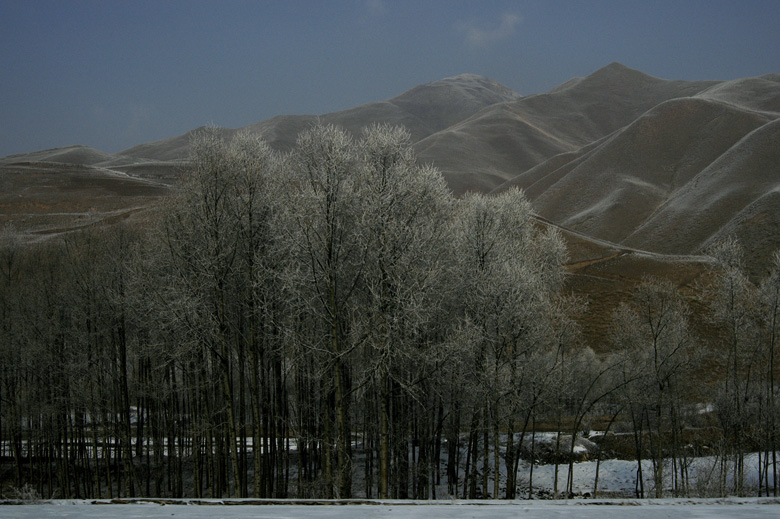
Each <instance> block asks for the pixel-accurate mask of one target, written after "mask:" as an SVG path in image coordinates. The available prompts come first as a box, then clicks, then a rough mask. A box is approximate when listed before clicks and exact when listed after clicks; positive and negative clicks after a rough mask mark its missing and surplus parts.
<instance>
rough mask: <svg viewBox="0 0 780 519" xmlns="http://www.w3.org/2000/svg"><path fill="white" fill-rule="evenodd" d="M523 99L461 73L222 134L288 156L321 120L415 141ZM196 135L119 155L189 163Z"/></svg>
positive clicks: (488, 82)
mask: <svg viewBox="0 0 780 519" xmlns="http://www.w3.org/2000/svg"><path fill="white" fill-rule="evenodd" d="M518 97H519V94H517V93H515V92H514V91H512V90H511V89H510V88H508V87H506V86H504V85H502V84H500V83H498V82H496V81H493V80H492V79H488V78H486V77H482V76H478V75H476V74H461V75H458V76H454V77H450V78H445V79H441V80H439V81H434V82H432V83H427V84H424V85H419V86H416V87H414V88H412V89H410V90H407V91H406V92H404V93H402V94H401V95H399V96H396V97H393V98H391V99H388V100H386V101H380V102H375V103H368V104H364V105H361V106H358V107H355V108H351V109H349V110H343V111H340V112H332V113H328V114H323V115H281V116H277V117H273V118H271V119H268V120H267V121H262V122H260V123H257V124H254V125H251V126H247V127H244V128H238V129H225V130H223V131H224V133H225V135H226V136H229V135H232V134H233V133H235V132H237V131H241V130H245V131H251V132H254V133H258V134H260V135H262V136H263V137H264V138H265V139H266V141H267V142H268V144H269V145H270V146H271V147H273V148H275V149H278V150H281V151H286V150H289V149H290V148H292V147H293V146H294V145H295V141H296V139H297V136H298V134H299V133H300V132H301V131H303V130H305V129H306V128H309V127H311V126H312V125H314V124H316V123H317V122H318V121H319V122H322V123H324V124H335V125H338V126H342V127H344V128H346V129H347V130H349V131H350V132H352V133H353V134H355V135H358V134H359V133H360V130H361V129H362V128H363V127H364V126H367V125H369V124H371V123H372V122H385V123H390V124H394V125H402V126H405V127H406V128H407V129H408V130H409V132H410V133H411V135H412V140H413V141H419V140H421V139H423V138H425V137H427V136H428V135H431V134H433V133H435V132H438V131H441V130H443V129H445V128H447V127H449V126H451V125H453V124H455V123H457V122H459V121H461V120H463V119H465V118H467V117H469V116H470V115H473V114H474V113H476V112H478V111H479V110H481V109H482V108H485V107H486V106H490V105H493V104H496V103H503V102H507V101H511V100H513V99H516V98H518ZM191 133H192V132H188V133H185V134H183V135H180V136H177V137H173V138H170V139H166V140H162V141H157V142H152V143H147V144H141V145H139V146H134V147H132V148H130V149H127V150H124V151H122V152H120V155H125V156H129V157H137V158H146V159H156V160H181V159H185V158H187V156H188V154H189V142H190V137H191Z"/></svg>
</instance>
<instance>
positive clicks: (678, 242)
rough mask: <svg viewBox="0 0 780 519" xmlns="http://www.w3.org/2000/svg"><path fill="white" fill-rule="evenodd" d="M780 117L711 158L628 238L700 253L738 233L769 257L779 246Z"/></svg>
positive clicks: (663, 248)
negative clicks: (715, 157)
mask: <svg viewBox="0 0 780 519" xmlns="http://www.w3.org/2000/svg"><path fill="white" fill-rule="evenodd" d="M778 222H780V119H776V120H774V121H771V122H768V123H766V124H764V125H762V126H761V127H759V128H757V129H756V130H754V131H752V132H749V133H748V134H747V135H746V136H745V137H744V138H742V139H741V140H739V142H737V143H735V144H734V145H733V146H732V147H730V149H728V150H727V151H726V152H725V153H723V154H722V155H721V156H719V157H718V158H717V159H716V160H714V161H712V162H711V163H710V164H709V165H708V166H707V167H706V168H702V170H701V171H700V172H699V173H698V174H697V175H696V176H695V177H694V178H693V179H692V180H691V181H690V182H688V183H687V184H686V185H685V186H683V187H682V188H681V189H680V190H679V191H678V192H676V193H675V194H674V196H671V197H670V198H669V200H668V201H667V202H666V203H665V204H664V205H663V207H661V208H659V210H658V211H657V212H656V213H655V214H653V215H652V216H651V217H650V218H648V219H647V220H646V221H645V222H644V223H643V225H642V226H641V227H639V228H637V229H636V231H635V232H633V233H632V234H631V235H630V236H628V237H627V239H625V240H624V241H623V242H624V243H625V244H627V245H630V246H635V247H641V248H645V249H648V250H655V251H658V252H662V253H685V252H688V253H696V252H700V251H702V250H703V249H705V248H706V247H707V245H708V244H710V243H711V242H712V241H713V240H715V239H717V238H718V237H723V236H724V235H728V234H736V235H737V236H738V237H741V238H742V239H741V241H742V242H743V243H744V244H746V245H748V246H749V247H751V248H756V247H757V246H758V245H759V244H760V243H763V245H761V246H760V247H758V248H757V249H756V250H755V251H754V253H756V254H758V255H760V256H761V257H762V258H756V259H762V260H763V261H766V260H768V257H767V256H768V255H769V254H771V252H772V250H773V249H775V248H777V247H780V234H779V233H778V229H779V228H780V227H778V226H777V224H778Z"/></svg>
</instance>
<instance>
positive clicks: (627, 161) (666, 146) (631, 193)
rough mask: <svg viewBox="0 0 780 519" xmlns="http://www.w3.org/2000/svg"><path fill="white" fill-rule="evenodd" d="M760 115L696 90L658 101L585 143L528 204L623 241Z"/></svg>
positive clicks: (756, 122) (756, 123)
mask: <svg viewBox="0 0 780 519" xmlns="http://www.w3.org/2000/svg"><path fill="white" fill-rule="evenodd" d="M766 122H768V119H767V118H766V117H765V116H762V115H759V114H756V113H754V112H747V111H745V110H741V109H738V108H736V107H734V106H732V105H725V104H722V103H716V102H713V101H707V100H704V99H699V98H682V99H675V100H672V101H668V102H666V103H662V104H660V105H659V106H657V107H655V108H653V109H652V110H650V111H648V112H647V113H645V114H644V115H643V116H641V117H639V118H638V119H637V120H636V121H634V122H633V123H632V124H630V125H629V126H627V127H626V128H625V129H623V130H621V131H619V132H617V133H616V134H615V135H613V136H612V137H611V138H609V139H607V140H606V141H605V142H603V143H602V144H601V145H600V146H598V147H596V148H595V149H593V150H591V151H590V152H589V153H588V154H587V156H585V157H583V159H582V160H581V161H579V163H578V164H577V165H576V166H575V167H574V168H573V169H571V171H568V172H567V173H566V174H565V175H564V176H562V178H560V179H558V180H557V181H556V182H555V183H554V184H552V185H551V186H549V187H548V188H547V189H546V190H544V191H543V192H542V193H540V194H539V195H538V197H536V198H535V200H534V207H535V209H536V210H537V211H538V212H539V214H540V215H542V216H544V217H545V218H548V219H550V220H552V221H553V222H556V223H558V224H561V225H563V226H566V227H571V228H573V229H576V230H578V231H580V232H584V233H586V234H590V235H592V236H594V237H598V238H602V239H606V240H610V241H614V242H618V243H621V242H623V240H625V239H626V238H627V237H628V236H629V235H631V234H632V233H633V232H634V231H635V230H636V229H638V228H639V227H640V226H642V225H643V224H644V222H645V221H646V220H647V219H648V218H649V217H650V216H651V215H652V214H653V213H654V212H656V211H657V210H658V209H659V208H660V207H661V206H662V205H663V204H665V203H666V202H667V200H668V199H669V198H670V197H671V196H672V195H673V194H674V193H675V192H676V191H677V190H678V189H680V188H682V187H683V186H685V185H686V184H687V183H688V182H689V181H690V180H691V179H693V178H694V177H695V176H696V175H697V174H699V172H701V171H702V170H703V169H705V168H706V167H707V166H709V165H710V164H711V163H712V162H713V161H715V160H716V159H717V158H718V157H720V156H721V155H722V154H723V153H725V152H726V151H728V150H729V148H731V147H732V146H733V145H734V144H736V143H737V142H738V141H739V140H740V139H741V138H742V137H743V136H745V135H746V134H748V133H750V132H751V131H753V130H755V129H756V128H758V127H760V126H762V125H763V124H765V123H766ZM650 250H655V249H652V248H651V249H650ZM666 252H671V253H683V252H689V250H687V249H686V250H676V249H673V250H669V251H666Z"/></svg>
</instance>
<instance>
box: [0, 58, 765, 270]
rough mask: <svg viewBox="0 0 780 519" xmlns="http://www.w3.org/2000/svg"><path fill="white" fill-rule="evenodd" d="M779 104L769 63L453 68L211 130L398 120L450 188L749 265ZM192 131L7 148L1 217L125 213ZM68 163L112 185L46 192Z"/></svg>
mask: <svg viewBox="0 0 780 519" xmlns="http://www.w3.org/2000/svg"><path fill="white" fill-rule="evenodd" d="M778 118H780V74H767V75H764V76H761V77H754V78H744V79H737V80H733V81H682V80H666V79H659V78H656V77H652V76H649V75H647V74H644V73H642V72H640V71H638V70H634V69H631V68H629V67H626V66H624V65H621V64H619V63H612V64H610V65H608V66H606V67H604V68H601V69H599V70H597V71H596V72H594V73H592V74H591V75H589V76H587V77H582V78H574V79H571V80H569V81H567V82H565V83H563V84H561V85H559V86H557V87H555V88H553V89H552V90H550V91H549V92H547V93H544V94H538V95H529V96H522V95H520V94H518V93H516V92H514V91H512V90H511V89H509V88H507V87H506V86H504V85H501V84H500V83H497V82H496V81H493V80H490V79H488V78H485V77H482V76H477V75H474V74H462V75H458V76H454V77H450V78H446V79H442V80H439V81H434V82H432V83H427V84H424V85H419V86H417V87H414V88H412V89H410V90H408V91H406V92H404V93H402V94H401V95H398V96H396V97H393V98H391V99H387V100H385V101H379V102H374V103H368V104H365V105H361V106H357V107H355V108H351V109H348V110H344V111H340V112H333V113H327V114H321V115H280V116H277V117H273V118H271V119H268V120H266V121H262V122H259V123H257V124H254V125H251V126H248V127H245V128H239V129H221V130H220V132H221V133H222V134H223V135H224V136H226V137H231V136H232V135H234V134H236V133H237V132H239V131H241V130H244V131H250V132H253V133H256V134H258V135H260V136H262V137H263V139H264V140H265V141H266V142H267V143H268V144H269V146H270V147H271V148H273V149H276V150H279V151H288V150H290V149H292V148H293V147H294V145H295V141H296V138H297V136H298V135H299V133H300V132H302V131H303V130H306V129H308V128H311V127H312V126H313V125H315V124H317V123H318V122H319V123H322V124H334V125H337V126H340V127H343V128H345V129H346V130H347V131H348V132H349V133H352V134H353V135H358V134H359V132H360V129H361V128H363V127H365V126H367V125H369V124H371V123H375V122H379V123H389V124H393V125H402V126H404V127H405V128H407V129H408V131H409V132H410V134H411V138H412V141H413V143H414V149H415V151H416V153H417V155H418V158H419V160H420V161H421V162H426V163H431V164H433V165H435V166H436V167H437V168H438V169H439V170H440V171H441V172H442V174H443V175H444V178H445V180H446V181H447V184H448V186H449V188H450V189H451V190H452V191H453V192H454V193H455V194H456V195H462V194H463V193H466V192H469V191H477V192H486V193H491V192H492V193H498V192H501V191H504V190H506V189H507V188H509V187H511V186H519V187H521V188H522V189H523V190H524V191H525V193H526V195H527V196H528V198H529V200H530V201H531V202H532V204H533V207H534V210H535V212H536V213H537V214H538V215H539V216H540V217H541V218H542V219H543V220H544V221H546V222H549V223H551V224H554V225H556V226H559V227H561V228H562V229H564V231H572V232H574V233H578V234H582V235H586V236H588V237H590V238H593V239H595V240H598V241H599V242H600V241H602V240H603V241H607V242H609V243H611V244H613V245H614V246H615V247H617V248H618V249H626V250H628V249H630V250H635V249H636V250H642V251H647V252H651V253H657V254H663V255H686V256H688V255H696V254H701V252H702V251H703V250H705V249H706V247H707V246H709V245H711V244H712V243H713V242H715V241H717V240H719V239H721V238H723V237H725V236H727V235H735V236H737V237H738V238H739V239H740V241H742V242H743V243H744V244H745V245H746V248H747V254H748V258H747V259H748V266H749V269H750V271H751V273H753V274H754V275H760V274H761V273H763V272H765V271H766V269H767V265H768V263H769V257H770V255H771V251H772V250H774V249H775V248H777V247H778V246H780V232H778V231H777V229H778V228H780V227H779V226H778V223H780V204H778V203H777V202H776V198H777V197H778V193H780V175H778V173H779V172H780V161H779V160H778V155H779V154H780V146H778V142H780V141H779V140H778V135H779V132H780V123H778V122H777V119H778ZM196 131H197V130H193V131H191V132H187V133H185V134H183V135H179V136H175V137H172V138H169V139H165V140H162V141H156V142H150V143H145V144H140V145H137V146H134V147H132V148H129V149H127V150H124V151H122V152H119V153H117V154H114V155H111V154H107V153H103V152H101V151H97V150H94V149H91V148H88V147H85V146H71V147H66V148H58V149H54V150H45V151H40V152H35V153H29V154H25V155H15V156H9V157H4V158H2V159H0V173H2V182H3V186H4V190H3V191H4V194H3V195H0V198H1V199H2V200H0V202H2V214H0V218H2V220H3V221H4V222H8V221H10V222H12V223H14V225H15V226H16V227H17V228H19V229H21V230H27V231H29V232H30V233H34V235H35V236H47V235H49V234H56V233H58V232H62V231H63V230H70V229H75V228H78V227H79V226H80V225H81V223H82V222H81V220H83V209H84V207H85V206H87V207H88V208H89V209H91V215H92V218H93V219H94V218H97V219H100V217H101V215H103V213H106V214H109V215H111V216H112V217H121V216H122V215H126V214H135V212H137V211H138V210H139V209H142V208H144V207H146V206H148V205H150V204H152V203H153V202H154V201H155V200H157V199H158V198H159V197H160V196H163V195H165V194H167V193H168V192H169V190H170V186H171V185H173V184H175V183H176V182H177V181H178V176H179V173H180V170H181V165H182V164H183V163H184V162H186V160H187V158H188V156H189V153H190V142H191V140H192V135H193V133H194V132H196ZM31 172H32V173H31ZM33 173H34V178H36V179H37V180H36V183H35V185H34V186H28V185H26V184H25V179H26V178H33ZM68 175H71V176H73V175H76V176H79V178H82V177H83V178H86V179H89V178H92V179H96V178H101V179H107V180H105V181H104V182H102V185H103V186H104V187H105V185H106V182H108V183H111V184H112V185H113V186H114V187H113V189H112V190H110V192H109V193H105V192H101V193H99V194H96V193H93V192H90V188H89V183H88V182H86V183H85V182H82V181H79V185H80V186H82V192H81V195H80V197H81V201H82V202H83V201H84V200H87V199H93V198H94V199H95V200H97V201H94V200H93V201H92V202H89V203H86V204H85V203H75V202H73V214H70V215H69V213H68V210H67V208H66V207H65V206H67V204H66V203H63V202H62V200H55V199H56V198H57V197H58V196H59V197H60V198H66V199H68V200H72V199H73V198H74V197H73V189H69V188H68V186H70V185H71V184H72V182H71V183H68V182H65V178H64V177H66V176H68ZM47 182H48V184H47ZM49 184H50V186H49ZM95 185H101V183H95ZM31 187H32V189H30V188H31ZM124 187H127V189H124ZM41 197H42V198H41ZM41 200H43V202H41ZM112 205H113V206H115V207H112ZM55 212H56V213H57V216H56V217H54V216H52V214H51V213H55ZM584 259H588V258H583V257H577V256H576V254H575V257H574V258H573V262H577V261H581V260H584Z"/></svg>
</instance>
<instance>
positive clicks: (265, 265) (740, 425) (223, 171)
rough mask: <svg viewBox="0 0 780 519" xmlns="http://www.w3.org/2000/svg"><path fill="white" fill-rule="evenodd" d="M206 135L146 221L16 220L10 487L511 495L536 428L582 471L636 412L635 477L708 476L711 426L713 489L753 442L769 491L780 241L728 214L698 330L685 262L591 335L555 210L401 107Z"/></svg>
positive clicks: (0, 427)
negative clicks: (418, 140)
mask: <svg viewBox="0 0 780 519" xmlns="http://www.w3.org/2000/svg"><path fill="white" fill-rule="evenodd" d="M192 150H193V151H192V158H191V161H190V162H189V166H188V167H187V169H186V171H185V172H184V174H183V175H182V180H181V185H180V186H179V188H178V189H177V191H176V194H175V195H173V196H172V197H170V198H169V199H167V200H165V202H164V203H163V204H161V207H160V208H159V209H158V210H156V212H155V213H154V218H153V219H151V220H150V221H148V222H147V224H148V225H145V226H143V227H142V226H139V225H130V224H118V225H115V226H111V227H109V228H98V227H96V228H89V229H87V230H85V231H83V232H77V233H70V234H67V235H64V236H63V237H62V238H60V239H56V240H55V239H52V240H48V241H46V242H43V243H40V244H22V243H21V241H20V238H19V236H18V234H17V233H16V232H15V231H14V230H13V229H12V228H10V227H6V229H5V230H4V231H3V232H2V236H0V277H1V281H0V294H1V295H2V297H1V298H0V358H2V359H3V360H2V367H1V368H0V447H1V449H0V468H1V469H2V472H1V473H0V474H1V477H2V481H0V482H1V483H2V484H3V485H5V488H11V487H13V488H16V489H19V488H22V487H23V486H25V485H28V486H29V487H32V488H34V489H35V491H36V492H37V493H38V494H40V495H41V496H58V497H63V498H96V497H119V496H138V495H143V496H161V497H162V496H165V497H183V496H192V497H223V496H234V497H248V496H254V497H277V498H285V497H300V498H350V497H354V496H365V497H368V498H398V499H405V498H416V499H429V498H437V497H438V498H441V497H444V495H442V493H443V492H445V491H444V490H443V489H444V488H445V485H446V493H445V495H452V496H458V497H463V498H477V497H494V498H499V497H501V498H509V499H512V498H517V497H521V496H522V495H525V492H528V494H529V495H532V491H531V489H532V488H533V478H532V475H533V472H531V478H530V479H531V481H519V479H518V477H517V474H518V470H519V465H520V463H521V461H522V460H530V461H531V463H532V464H533V463H534V462H535V461H534V460H538V459H539V457H540V454H539V451H537V447H536V443H535V439H536V434H537V432H538V431H539V430H542V429H544V430H547V431H555V432H557V433H558V434H557V435H556V436H555V438H556V440H555V442H556V445H555V452H554V455H553V456H552V458H551V459H552V461H553V462H554V463H555V464H556V477H555V488H554V492H555V494H556V495H568V494H570V493H571V491H572V489H573V470H572V469H573V463H574V456H573V454H574V451H575V443H576V438H577V437H578V436H581V435H582V431H583V430H586V429H588V428H589V427H590V426H593V425H596V424H598V428H600V429H602V430H605V432H606V433H607V434H606V435H605V436H604V441H606V438H607V437H609V434H608V433H610V430H612V432H613V433H614V432H620V431H623V432H622V433H620V434H619V435H615V434H612V437H614V438H618V437H619V438H622V439H626V438H627V439H628V441H629V444H630V446H629V447H627V450H628V451H629V452H630V454H631V455H632V456H633V459H636V460H637V461H638V465H637V478H636V479H637V488H636V493H637V495H639V496H646V495H647V496H650V495H653V496H657V497H661V496H663V495H664V492H665V491H669V490H671V491H672V492H674V493H676V494H678V495H691V494H692V493H694V492H696V491H697V489H696V488H694V486H695V481H698V480H696V478H694V477H693V476H692V475H691V474H690V473H689V472H688V471H689V468H690V467H691V461H692V459H693V457H694V456H697V455H701V454H704V453H708V454H714V455H715V459H716V460H718V461H717V463H718V470H717V471H716V472H713V473H714V474H717V477H715V478H714V479H713V478H711V479H708V481H710V486H711V488H710V490H709V491H711V492H716V493H721V494H725V493H737V494H740V495H742V494H744V493H746V492H748V491H753V490H754V489H752V488H751V489H748V488H747V487H746V485H745V456H746V454H747V453H749V452H759V457H760V458H759V459H760V461H759V463H760V465H761V472H760V474H761V477H760V478H759V483H758V489H757V491H758V492H759V493H762V492H763V493H766V494H767V495H769V494H770V493H772V494H774V495H777V483H776V477H775V476H776V450H777V424H776V418H775V417H776V412H777V405H778V400H777V397H776V395H775V386H776V373H775V371H776V370H775V358H774V350H775V341H776V330H777V327H778V323H777V317H778V315H780V257H778V258H776V260H777V261H776V262H775V267H774V269H773V271H772V273H771V274H770V275H769V276H768V277H767V279H766V280H764V281H763V282H762V283H760V284H755V283H753V282H751V281H750V280H749V279H748V278H747V277H746V275H745V274H744V272H745V269H744V265H743V259H742V253H741V249H740V247H739V244H738V243H737V242H736V241H734V240H726V241H723V242H721V243H719V244H718V245H717V246H715V247H713V248H712V250H711V252H710V254H711V256H712V264H713V276H712V277H711V278H710V279H711V280H712V282H711V283H709V284H708V285H706V286H702V287H701V294H700V298H701V300H702V301H704V302H705V303H706V315H707V316H708V317H707V319H708V321H707V324H708V326H711V327H712V329H714V330H716V332H717V333H714V334H712V337H714V339H712V338H711V340H709V341H708V342H707V343H705V342H703V340H702V339H700V338H697V337H696V333H694V331H693V327H692V326H691V310H690V307H689V303H688V299H686V298H684V297H683V296H682V295H681V293H680V291H679V289H678V288H677V287H675V286H673V285H671V284H670V283H668V282H664V281H659V280H652V279H648V280H646V281H645V282H644V283H643V284H642V285H641V286H640V287H638V288H637V290H636V292H635V294H634V295H633V297H632V299H631V300H630V301H628V302H626V303H624V304H622V305H621V306H620V307H619V308H617V309H616V310H615V313H614V318H613V324H612V327H611V332H610V336H609V337H608V338H607V340H609V341H610V342H611V343H612V351H613V353H611V354H609V355H606V356H601V357H599V356H596V355H595V354H594V353H593V352H592V351H591V350H590V349H589V348H587V347H586V346H584V345H583V343H582V338H581V337H580V331H579V326H578V317H579V316H581V315H582V314H583V313H584V312H586V311H587V304H586V303H587V302H585V301H583V300H581V299H579V298H577V297H574V296H571V295H569V294H567V291H566V289H565V264H566V261H567V253H566V247H565V244H564V242H563V240H562V238H561V236H560V234H559V233H558V232H557V231H556V230H554V229H549V228H548V229H543V228H542V227H540V226H539V225H537V224H536V223H535V220H534V219H533V218H532V212H531V206H530V204H529V202H528V201H527V200H526V198H525V197H524V195H523V193H522V192H521V191H519V190H510V191H507V192H505V193H502V194H500V195H496V196H487V195H482V194H476V193H469V194H467V195H465V196H463V197H462V198H454V197H453V196H452V195H451V194H450V192H449V191H448V189H447V188H446V185H445V182H444V180H443V179H442V176H441V175H440V173H439V172H438V171H437V170H436V169H435V168H433V167H431V166H428V165H421V164H419V163H418V162H417V161H416V158H415V156H414V154H413V152H412V148H411V142H410V136H409V134H408V132H406V131H405V130H404V129H401V128H397V127H390V126H384V125H375V126H371V127H368V128H366V129H365V130H364V131H363V133H362V134H361V135H360V136H359V137H357V138H354V137H352V136H351V135H350V134H348V133H347V132H346V131H344V130H342V129H340V128H337V127H334V126H323V125H318V126H315V127H313V128H311V129H309V130H307V131H305V132H303V133H302V134H301V135H300V136H299V138H298V140H297V144H296V147H295V148H294V149H293V150H292V151H290V152H288V153H277V152H273V151H272V150H271V149H270V148H269V147H268V146H267V145H266V144H265V143H264V142H263V141H262V140H261V139H259V138H258V137H257V136H254V135H251V134H239V135H238V136H236V137H234V138H233V139H231V140H230V141H229V142H228V141H225V140H223V139H222V138H220V136H219V132H218V131H216V130H215V129H206V130H204V131H202V132H200V133H199V134H197V135H196V136H195V137H194V139H193V142H192ZM703 374H704V375H706V376H702V375H703ZM697 404H703V405H704V407H702V405H699V406H697ZM563 433H565V434H563ZM567 435H568V436H567ZM567 438H568V440H567ZM692 438H695V440H696V441H698V442H700V443H701V445H699V448H697V447H695V446H692V443H695V442H694V441H693V440H692ZM707 449H708V450H707ZM600 457H601V454H599V459H600ZM643 459H650V460H652V470H651V474H648V475H647V476H645V475H644V473H643V465H642V460H643ZM558 464H568V465H569V467H568V468H569V470H568V472H567V474H568V476H567V478H566V480H565V481H563V477H561V481H560V483H559V478H558V470H557V468H558ZM646 480H647V481H646ZM597 485H598V477H597V479H596V481H595V482H594V492H595V491H597Z"/></svg>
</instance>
